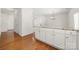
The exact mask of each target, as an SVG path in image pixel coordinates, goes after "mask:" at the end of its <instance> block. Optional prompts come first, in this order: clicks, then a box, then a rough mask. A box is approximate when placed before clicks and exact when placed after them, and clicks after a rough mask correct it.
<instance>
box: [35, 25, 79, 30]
mask: <svg viewBox="0 0 79 59" xmlns="http://www.w3.org/2000/svg"><path fill="white" fill-rule="evenodd" d="M34 27H38V28H48V29H59V30H69V31H79V30H77V29H72V28H51V27H45V26H34Z"/></svg>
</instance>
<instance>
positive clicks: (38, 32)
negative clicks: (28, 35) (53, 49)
mask: <svg viewBox="0 0 79 59" xmlns="http://www.w3.org/2000/svg"><path fill="white" fill-rule="evenodd" d="M34 32H35V38H36V39H41V38H40V30H39V28H37V27H35V28H34Z"/></svg>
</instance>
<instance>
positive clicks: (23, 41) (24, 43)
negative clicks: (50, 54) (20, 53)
mask: <svg viewBox="0 0 79 59" xmlns="http://www.w3.org/2000/svg"><path fill="white" fill-rule="evenodd" d="M32 37H33V34H30V35H28V36H24V37H21V36H19V35H18V34H17V33H15V32H12V31H9V32H6V33H5V32H4V33H2V35H1V39H0V50H57V49H56V48H53V47H51V46H49V45H47V44H45V43H43V42H40V41H38V40H33V39H32Z"/></svg>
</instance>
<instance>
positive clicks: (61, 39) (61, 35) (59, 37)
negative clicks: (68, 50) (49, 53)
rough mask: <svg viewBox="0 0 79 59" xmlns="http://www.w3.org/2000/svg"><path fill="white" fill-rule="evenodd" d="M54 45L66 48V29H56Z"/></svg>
mask: <svg viewBox="0 0 79 59" xmlns="http://www.w3.org/2000/svg"><path fill="white" fill-rule="evenodd" d="M54 46H56V47H57V48H59V49H64V48H65V31H64V30H57V29H56V30H55V35H54Z"/></svg>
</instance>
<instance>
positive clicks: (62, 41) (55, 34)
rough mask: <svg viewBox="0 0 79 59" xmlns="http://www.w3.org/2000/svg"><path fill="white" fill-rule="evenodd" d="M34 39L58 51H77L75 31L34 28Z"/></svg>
mask: <svg viewBox="0 0 79 59" xmlns="http://www.w3.org/2000/svg"><path fill="white" fill-rule="evenodd" d="M35 37H36V38H37V39H39V40H40V41H43V42H45V43H47V44H49V45H51V46H53V47H56V48H58V49H67V50H70V49H71V50H74V49H77V39H78V38H77V32H76V31H69V30H59V29H46V28H40V29H38V28H35Z"/></svg>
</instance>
